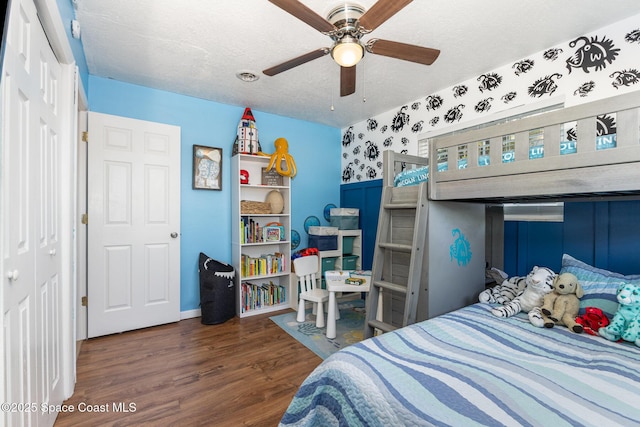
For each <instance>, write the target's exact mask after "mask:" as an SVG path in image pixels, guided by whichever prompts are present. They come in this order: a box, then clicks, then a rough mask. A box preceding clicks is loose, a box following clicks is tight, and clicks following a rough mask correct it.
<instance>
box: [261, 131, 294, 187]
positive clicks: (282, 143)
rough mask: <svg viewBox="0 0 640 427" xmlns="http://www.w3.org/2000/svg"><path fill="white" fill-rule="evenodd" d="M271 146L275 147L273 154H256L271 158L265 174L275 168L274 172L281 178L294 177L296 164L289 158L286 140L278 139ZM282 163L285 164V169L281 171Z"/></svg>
mask: <svg viewBox="0 0 640 427" xmlns="http://www.w3.org/2000/svg"><path fill="white" fill-rule="evenodd" d="M273 145H275V147H276V152H275V153H273V154H267V153H263V152H259V153H258V154H259V155H261V156H266V157H271V161H270V162H269V166H268V167H267V172H268V171H270V170H271V169H273V167H274V166H275V168H276V171H277V172H278V173H279V174H280V175H282V176H288V177H289V178H293V177H294V176H296V172H297V169H296V162H295V161H294V160H293V157H291V154H289V143H288V142H287V140H286V139H284V138H278V139H276V140H275V142H274V143H273ZM282 162H284V163H285V164H286V166H287V167H286V169H282Z"/></svg>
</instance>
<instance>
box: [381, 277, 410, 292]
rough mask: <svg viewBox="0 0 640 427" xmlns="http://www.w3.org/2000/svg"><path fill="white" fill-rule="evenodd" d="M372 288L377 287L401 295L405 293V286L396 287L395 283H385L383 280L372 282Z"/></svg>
mask: <svg viewBox="0 0 640 427" xmlns="http://www.w3.org/2000/svg"><path fill="white" fill-rule="evenodd" d="M373 286H377V287H379V288H382V289H387V290H390V291H395V292H400V293H403V294H406V293H407V286H406V285H398V284H397V283H391V282H385V281H384V280H375V281H374V282H373Z"/></svg>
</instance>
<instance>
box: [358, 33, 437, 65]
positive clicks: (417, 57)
mask: <svg viewBox="0 0 640 427" xmlns="http://www.w3.org/2000/svg"><path fill="white" fill-rule="evenodd" d="M366 47H367V51H368V52H371V53H374V54H376V55H382V56H388V57H390V58H396V59H404V60H405V61H411V62H417V63H418V64H424V65H431V64H433V62H434V61H435V60H436V59H437V58H438V55H440V51H439V50H438V49H431V48H428V47H422V46H416V45H412V44H406V43H399V42H392V41H389V40H380V39H374V40H370V41H368V42H367V46H366Z"/></svg>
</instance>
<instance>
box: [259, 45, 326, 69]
mask: <svg viewBox="0 0 640 427" xmlns="http://www.w3.org/2000/svg"><path fill="white" fill-rule="evenodd" d="M327 53H329V49H327V48H326V47H322V48H320V49H316V50H314V51H312V52H309V53H305V54H304V55H301V56H298V57H297V58H293V59H290V60H288V61H285V62H283V63H282V64H278V65H276V66H274V67H271V68H267V69H266V70H264V71H263V73H265V74H266V75H267V76H275V75H276V74H279V73H282V72H283V71H287V70H290V69H292V68H293V67H297V66H298V65H302V64H305V63H307V62H309V61H313V60H314V59H318V58H321V57H323V56H325V55H326V54H327Z"/></svg>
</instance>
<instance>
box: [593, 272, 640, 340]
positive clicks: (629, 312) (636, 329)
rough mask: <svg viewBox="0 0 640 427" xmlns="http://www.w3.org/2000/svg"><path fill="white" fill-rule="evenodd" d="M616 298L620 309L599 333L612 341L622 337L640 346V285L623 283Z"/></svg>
mask: <svg viewBox="0 0 640 427" xmlns="http://www.w3.org/2000/svg"><path fill="white" fill-rule="evenodd" d="M616 298H617V300H618V303H619V304H620V305H619V306H618V311H616V314H614V315H613V319H611V323H610V324H609V325H608V326H606V327H604V328H600V329H599V330H598V333H599V334H600V335H601V336H603V337H605V338H606V339H608V340H610V341H618V340H619V339H620V338H622V339H623V340H625V341H630V342H632V343H634V344H635V345H637V346H638V347H640V286H638V285H631V284H625V283H623V284H622V285H620V287H619V288H618V292H617V297H616Z"/></svg>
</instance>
